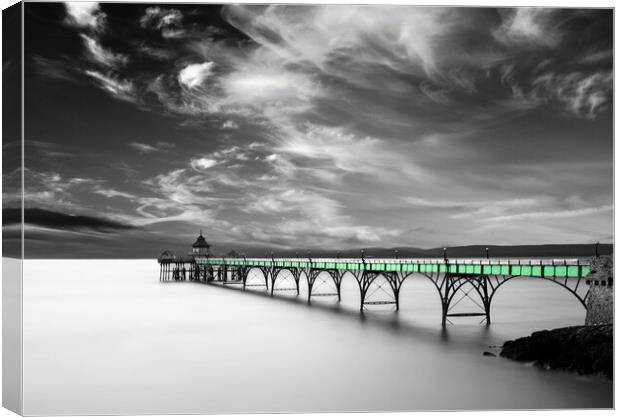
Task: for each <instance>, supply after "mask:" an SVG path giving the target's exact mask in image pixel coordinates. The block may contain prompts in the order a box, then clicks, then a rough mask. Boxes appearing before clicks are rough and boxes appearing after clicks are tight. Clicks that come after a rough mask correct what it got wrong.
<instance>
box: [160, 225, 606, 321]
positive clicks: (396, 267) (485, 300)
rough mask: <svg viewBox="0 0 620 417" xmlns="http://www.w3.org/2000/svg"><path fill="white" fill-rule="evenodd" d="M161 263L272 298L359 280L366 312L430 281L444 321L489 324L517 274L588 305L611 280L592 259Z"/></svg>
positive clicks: (169, 259) (168, 274)
mask: <svg viewBox="0 0 620 417" xmlns="http://www.w3.org/2000/svg"><path fill="white" fill-rule="evenodd" d="M201 236H202V234H201ZM159 264H160V280H161V281H170V280H175V281H194V282H203V283H221V284H222V285H223V286H231V285H232V286H236V287H238V288H240V289H241V290H246V288H248V287H259V288H262V289H263V290H264V291H267V292H268V293H269V294H270V295H272V296H273V295H274V292H278V291H287V290H288V291H294V292H296V294H297V295H299V287H300V283H301V282H302V281H305V282H306V285H307V289H308V291H307V293H308V299H307V301H308V302H311V299H312V298H314V297H325V296H332V297H337V299H338V300H340V298H341V290H340V289H341V283H342V281H343V279H344V278H345V277H347V276H348V277H352V278H353V279H354V280H355V281H356V282H357V284H358V288H359V291H360V311H364V310H365V309H366V308H368V307H369V306H372V305H393V306H394V307H395V309H396V310H397V311H398V310H399V308H400V290H401V288H402V285H403V283H404V282H405V281H406V280H407V279H428V280H430V282H432V283H433V286H434V287H435V289H436V290H437V294H438V296H439V298H440V300H441V310H442V325H445V324H446V321H447V320H449V318H451V317H473V316H481V317H482V318H483V320H484V321H485V322H486V324H490V323H491V305H492V301H493V298H494V297H495V295H496V294H497V292H498V290H499V289H500V288H502V287H503V286H504V285H505V284H506V283H508V282H509V281H510V280H512V279H514V278H516V277H527V278H531V279H542V280H547V281H551V282H553V283H555V284H557V285H558V287H561V288H563V289H565V290H567V291H568V292H569V293H571V294H572V295H573V296H574V297H575V298H576V299H577V300H578V301H579V303H580V304H581V305H582V307H583V308H585V309H586V310H587V309H588V303H587V297H588V294H589V290H590V284H596V285H602V286H605V285H607V286H611V285H612V279H609V280H608V281H609V282H607V280H605V282H603V281H600V282H596V283H594V282H592V283H591V282H590V280H589V279H588V277H589V275H590V272H591V264H592V260H591V258H571V259H522V258H520V259H492V258H478V259H476V258H470V259H461V258H455V259H450V258H447V257H445V258H425V259H400V258H384V259H375V258H371V259H367V258H365V257H363V256H362V257H360V258H348V259H344V258H320V259H318V258H317V259H314V258H299V257H298V258H275V257H271V258H269V257H265V258H225V257H211V256H208V254H206V253H200V252H199V251H196V252H194V253H193V254H190V255H188V256H184V257H176V256H174V255H173V254H171V253H164V254H162V256H160V258H159ZM287 273H288V274H287ZM289 274H290V275H289ZM287 276H289V277H290V276H292V277H293V280H294V283H295V286H294V287H293V288H280V287H278V283H279V282H281V281H283V280H284V279H286V277H287ZM319 280H321V281H325V282H326V281H331V282H332V283H333V287H334V290H333V291H331V292H318V291H316V290H314V288H315V284H316V283H317V281H319ZM377 292H379V293H380V294H381V295H382V298H381V299H379V300H377V299H369V297H370V295H372V294H375V293H377ZM465 298H468V299H470V300H471V301H472V303H473V304H474V305H475V306H477V307H478V309H477V310H476V311H470V312H459V313H456V312H454V311H453V307H454V306H456V305H457V304H458V303H459V302H460V301H461V300H463V299H465Z"/></svg>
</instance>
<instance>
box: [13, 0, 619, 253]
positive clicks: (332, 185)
mask: <svg viewBox="0 0 620 417" xmlns="http://www.w3.org/2000/svg"><path fill="white" fill-rule="evenodd" d="M612 32H613V16H612V11H611V10H606V9H596V10H587V9H559V8H554V9H551V8H519V9H510V8H502V9H494V8H466V7H462V8H454V7H452V8H450V7H448V8H439V7H413V6H352V5H345V6H329V5H323V6H299V5H297V6H285V5H271V6H257V5H224V6H219V5H198V4H188V5H181V4H145V3H140V4H122V3H111V4H105V3H104V4H97V3H66V4H62V3H51V4H50V3H26V4H25V32H24V33H25V34H24V37H25V61H24V65H25V66H24V77H25V104H24V111H25V116H24V117H25V132H24V137H25V195H24V202H25V207H26V222H27V226H26V232H25V233H26V243H25V247H26V256H27V257H28V256H29V255H30V256H33V257H47V256H51V257H58V256H62V257H89V256H98V257H106V255H108V254H109V255H110V257H136V256H137V257H146V256H156V255H157V254H158V253H160V252H161V251H163V250H164V249H168V248H173V249H175V250H177V249H178V250H179V251H181V252H182V251H183V250H186V249H189V246H190V245H191V243H193V241H194V239H195V237H196V235H197V234H198V232H199V231H200V230H202V231H203V233H204V234H205V236H206V237H207V240H208V241H209V242H210V243H211V244H212V245H213V249H214V250H215V251H216V252H225V251H228V250H230V249H237V250H239V249H241V251H243V250H253V249H256V248H261V250H262V248H272V249H275V250H276V251H277V250H278V249H280V250H284V249H290V248H309V249H312V248H338V249H347V248H361V247H396V246H413V247H420V248H431V247H442V246H448V247H449V246H458V245H470V244H498V245H511V244H546V243H562V244H563V243H590V242H596V241H601V242H611V241H612V239H613V232H612V221H613V189H612V186H613V156H612V155H613V119H612V114H613V109H612V85H613V72H612V64H613V46H612V42H613V41H612ZM3 68H4V69H5V71H4V73H5V76H4V77H3V80H4V82H5V83H6V82H7V79H8V80H10V76H11V73H10V71H11V70H14V71H15V69H16V68H17V69H19V63H17V65H16V63H12V65H11V63H7V62H6V60H5V62H3ZM8 142H9V141H8V140H5V144H4V145H3V147H4V151H5V153H6V152H7V150H6V149H7V148H6V147H7V143H8ZM9 145H10V143H9ZM18 172H19V171H18V170H13V171H8V170H6V169H5V172H4V173H3V177H4V182H5V184H11V182H13V183H15V181H17V178H18ZM19 197H20V196H19V192H17V191H15V190H14V189H11V188H10V187H7V186H6V185H5V192H4V195H3V206H4V208H5V216H4V217H5V218H7V219H9V220H6V221H5V225H4V230H5V232H4V233H5V236H8V238H11V237H12V236H13V237H15V236H16V233H17V231H18V229H19V223H18V222H19V218H18V216H15V215H14V216H12V217H11V216H10V214H11V212H10V209H11V208H14V207H19ZM7 210H9V211H7ZM7 214H9V216H7ZM13 214H14V213H13ZM10 219H14V220H10ZM29 219H30V221H29Z"/></svg>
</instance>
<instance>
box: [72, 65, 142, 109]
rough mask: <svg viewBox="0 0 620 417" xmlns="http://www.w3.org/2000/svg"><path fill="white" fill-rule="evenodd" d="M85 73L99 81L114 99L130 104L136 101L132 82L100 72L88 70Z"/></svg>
mask: <svg viewBox="0 0 620 417" xmlns="http://www.w3.org/2000/svg"><path fill="white" fill-rule="evenodd" d="M84 73H85V74H86V75H88V76H89V77H91V78H93V79H95V80H97V82H98V84H99V86H100V87H101V88H102V89H103V90H105V91H106V92H107V93H109V94H110V95H112V96H113V97H115V98H117V99H119V100H124V101H129V102H135V101H136V96H135V94H134V93H135V91H134V85H133V83H132V82H131V81H127V80H119V79H116V78H114V77H113V76H108V75H104V74H102V73H100V72H98V71H91V70H86V71H84Z"/></svg>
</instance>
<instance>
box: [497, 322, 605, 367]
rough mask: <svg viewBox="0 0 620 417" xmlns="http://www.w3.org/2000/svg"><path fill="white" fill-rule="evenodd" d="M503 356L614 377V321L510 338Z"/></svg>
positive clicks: (546, 365)
mask: <svg viewBox="0 0 620 417" xmlns="http://www.w3.org/2000/svg"><path fill="white" fill-rule="evenodd" d="M500 356H503V357H505V358H509V359H513V360H516V361H520V362H533V363H534V364H535V365H536V366H539V367H541V368H544V369H557V370H564V371H569V372H576V373H578V374H581V375H596V374H600V375H605V376H606V377H608V378H610V379H611V378H613V325H600V326H573V327H563V328H560V329H554V330H543V331H539V332H534V333H532V335H531V336H527V337H522V338H520V339H516V340H512V341H508V342H506V343H504V345H503V346H502V350H501V352H500Z"/></svg>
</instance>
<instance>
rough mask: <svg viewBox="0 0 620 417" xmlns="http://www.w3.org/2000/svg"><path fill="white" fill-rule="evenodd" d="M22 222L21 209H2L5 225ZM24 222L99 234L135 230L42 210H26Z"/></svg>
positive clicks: (89, 217) (98, 220)
mask: <svg viewBox="0 0 620 417" xmlns="http://www.w3.org/2000/svg"><path fill="white" fill-rule="evenodd" d="M20 222H21V209H20V208H5V209H2V224H3V225H5V224H6V225H9V224H17V223H20ZM24 222H25V223H26V224H33V225H37V226H42V227H46V228H51V229H60V230H76V229H90V230H95V231H99V232H107V231H113V230H127V229H133V226H131V225H128V224H124V223H120V222H116V221H112V220H108V219H105V218H100V217H94V216H84V215H72V214H65V213H59V212H56V211H51V210H45V209H40V208H25V209H24Z"/></svg>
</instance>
